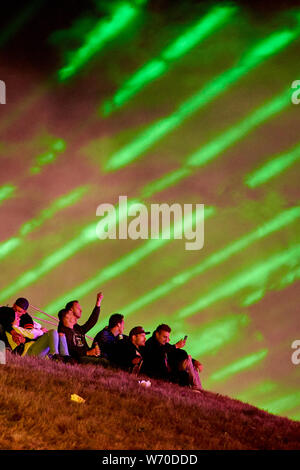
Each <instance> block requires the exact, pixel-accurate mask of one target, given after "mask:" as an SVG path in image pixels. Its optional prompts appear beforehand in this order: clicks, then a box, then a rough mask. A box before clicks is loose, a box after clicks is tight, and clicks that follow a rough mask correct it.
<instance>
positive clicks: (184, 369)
mask: <svg viewBox="0 0 300 470" xmlns="http://www.w3.org/2000/svg"><path fill="white" fill-rule="evenodd" d="M170 333H171V328H170V327H169V325H166V324H162V325H159V326H158V327H157V328H156V330H155V331H154V332H153V334H152V337H151V338H149V339H148V340H147V341H146V344H145V350H144V361H143V364H142V367H141V372H142V373H143V374H145V375H148V376H149V377H154V378H157V379H162V380H166V381H170V382H174V383H179V384H181V385H190V386H191V387H192V388H194V389H196V390H201V389H202V385H201V382H200V377H199V374H198V372H200V371H201V370H202V365H201V364H200V362H199V361H193V360H192V358H191V357H190V356H189V355H188V354H187V353H186V352H185V351H181V348H183V347H184V346H185V340H180V341H178V342H177V343H176V344H175V345H171V344H169V342H170Z"/></svg>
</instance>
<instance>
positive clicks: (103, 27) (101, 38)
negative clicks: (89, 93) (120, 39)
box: [58, 2, 139, 81]
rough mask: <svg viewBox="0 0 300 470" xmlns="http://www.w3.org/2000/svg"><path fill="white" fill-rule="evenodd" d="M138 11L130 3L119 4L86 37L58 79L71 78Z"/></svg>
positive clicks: (120, 30)
mask: <svg viewBox="0 0 300 470" xmlns="http://www.w3.org/2000/svg"><path fill="white" fill-rule="evenodd" d="M138 13H139V9H138V8H137V7H135V6H134V5H132V4H130V3H124V2H122V3H119V4H118V5H117V8H115V10H114V12H113V14H112V16H111V18H106V19H101V20H100V21H98V22H97V24H96V26H95V27H94V28H93V29H92V30H91V31H90V32H89V33H88V34H87V35H86V37H85V42H84V44H83V45H82V46H81V47H80V48H79V49H78V50H76V51H75V52H73V54H72V55H71V59H70V61H69V62H68V64H67V65H66V66H65V67H63V68H61V69H60V70H59V72H58V77H59V79H60V80H61V81H63V80H66V79H68V78H70V77H71V76H73V75H74V74H75V73H76V72H77V71H78V70H79V69H81V68H82V67H83V66H84V65H85V64H86V63H87V62H88V61H89V60H90V59H91V58H92V57H93V56H94V55H95V54H96V53H98V52H99V51H100V50H101V49H102V48H103V47H104V45H105V44H106V43H107V42H109V41H111V40H112V39H114V38H115V37H116V36H117V35H118V34H120V33H121V32H122V31H123V30H124V29H125V28H126V27H127V26H128V25H129V24H130V23H131V22H132V21H133V20H134V19H135V18H136V16H137V15H138Z"/></svg>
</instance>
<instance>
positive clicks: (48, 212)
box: [0, 185, 89, 259]
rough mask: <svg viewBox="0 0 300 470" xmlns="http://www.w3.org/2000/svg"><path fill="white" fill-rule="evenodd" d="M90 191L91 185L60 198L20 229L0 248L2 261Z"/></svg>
mask: <svg viewBox="0 0 300 470" xmlns="http://www.w3.org/2000/svg"><path fill="white" fill-rule="evenodd" d="M88 189H89V185H84V186H80V187H78V188H75V189H74V190H72V191H70V192H69V193H68V194H65V195H63V196H60V197H59V198H57V199H56V200H55V201H53V203H52V204H51V205H50V206H49V207H47V208H46V209H43V210H42V211H41V212H40V214H39V215H38V216H37V217H35V218H33V219H32V220H28V221H27V222H25V223H24V224H23V225H22V226H21V227H20V229H19V231H18V234H17V235H16V236H14V237H12V238H10V239H8V240H6V241H4V242H3V243H2V244H1V246H0V259H3V258H5V257H6V256H7V255H9V254H10V253H11V252H12V251H13V250H15V249H16V248H18V247H19V246H21V245H22V243H24V241H25V240H24V237H26V235H28V234H29V233H30V232H32V231H33V230H35V229H36V228H38V227H40V226H41V225H42V224H43V223H44V222H45V221H46V220H49V219H50V218H51V217H53V216H54V215H55V214H56V213H57V212H58V211H60V210H63V209H65V208H66V207H69V206H71V205H73V204H76V203H77V202H78V201H79V200H80V199H81V198H82V197H83V196H84V194H86V192H87V191H88Z"/></svg>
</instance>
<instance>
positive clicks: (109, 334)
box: [93, 313, 124, 362]
mask: <svg viewBox="0 0 300 470" xmlns="http://www.w3.org/2000/svg"><path fill="white" fill-rule="evenodd" d="M123 331H124V316H123V315H121V314H120V313H114V314H112V315H111V316H110V318H109V321H108V326H106V327H105V328H104V329H103V330H101V331H99V333H97V335H96V336H95V339H94V342H93V345H94V344H95V343H98V345H99V348H100V351H101V355H102V357H105V358H106V359H108V360H109V361H112V362H114V347H115V346H116V343H117V342H118V341H120V340H124V336H123Z"/></svg>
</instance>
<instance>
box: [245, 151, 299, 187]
mask: <svg viewBox="0 0 300 470" xmlns="http://www.w3.org/2000/svg"><path fill="white" fill-rule="evenodd" d="M297 160H300V144H297V145H296V146H295V147H294V148H293V149H292V150H289V151H287V152H283V153H281V154H280V155H278V156H277V157H274V156H273V157H272V158H271V159H270V160H269V161H268V162H266V163H265V164H264V165H263V166H262V167H261V168H259V169H258V170H256V171H253V172H252V173H250V174H249V175H247V176H246V178H245V183H246V185H247V186H249V187H250V188H256V187H257V186H260V185H261V184H264V183H266V182H267V181H269V180H270V179H271V178H274V177H275V176H277V175H279V174H280V173H282V172H283V171H285V170H286V169H287V168H289V167H290V166H291V165H292V164H293V163H295V162H296V161H297Z"/></svg>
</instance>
